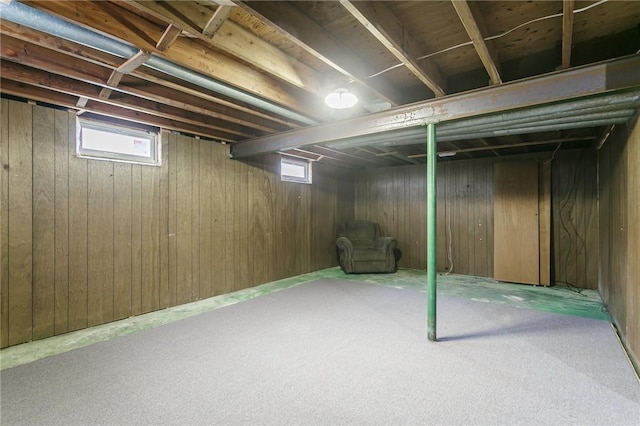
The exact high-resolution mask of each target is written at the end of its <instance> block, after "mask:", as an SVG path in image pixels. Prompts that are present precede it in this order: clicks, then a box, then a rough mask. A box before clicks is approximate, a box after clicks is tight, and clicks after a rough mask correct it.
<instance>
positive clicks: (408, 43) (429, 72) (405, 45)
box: [340, 0, 446, 96]
mask: <svg viewBox="0 0 640 426" xmlns="http://www.w3.org/2000/svg"><path fill="white" fill-rule="evenodd" d="M340 4H342V6H343V7H344V8H345V9H346V10H347V11H348V12H349V13H350V14H351V15H352V16H353V17H354V18H355V19H357V20H358V22H360V23H361V24H362V25H363V26H364V27H365V28H366V29H367V30H368V31H369V32H370V33H371V34H372V35H373V36H374V37H375V38H376V39H377V40H378V41H379V42H380V43H382V45H383V46H384V47H385V48H386V49H387V50H388V51H389V52H391V53H392V54H393V55H394V56H395V57H396V58H397V59H398V60H399V61H400V62H401V63H402V64H404V66H405V67H407V69H408V70H409V71H411V73H412V74H413V75H415V76H416V78H418V80H420V81H421V82H422V83H424V84H425V85H426V86H427V87H428V88H429V89H430V90H431V91H432V92H433V93H434V94H435V95H436V96H444V95H445V89H446V84H445V83H446V82H445V80H444V78H443V77H442V73H441V72H440V70H439V69H438V67H437V66H436V65H435V64H434V63H432V62H431V61H430V60H428V59H427V60H423V61H422V65H420V64H419V63H418V61H417V59H416V58H417V57H418V56H419V50H418V47H417V45H418V44H417V42H416V41H415V40H414V39H413V37H412V36H411V34H409V33H408V31H407V29H406V28H405V27H404V26H403V25H402V23H401V22H400V21H399V20H398V19H397V18H396V17H395V16H394V14H393V12H391V10H389V8H388V7H387V6H386V5H385V4H384V3H382V2H371V1H366V2H364V1H355V2H352V1H349V0H341V1H340Z"/></svg>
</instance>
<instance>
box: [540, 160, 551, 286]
mask: <svg viewBox="0 0 640 426" xmlns="http://www.w3.org/2000/svg"><path fill="white" fill-rule="evenodd" d="M538 188H539V190H538V211H539V213H538V224H539V225H538V227H539V232H540V284H542V285H545V286H548V285H550V284H551V165H550V164H549V163H540V164H539V165H538Z"/></svg>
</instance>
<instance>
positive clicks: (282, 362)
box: [0, 279, 640, 425]
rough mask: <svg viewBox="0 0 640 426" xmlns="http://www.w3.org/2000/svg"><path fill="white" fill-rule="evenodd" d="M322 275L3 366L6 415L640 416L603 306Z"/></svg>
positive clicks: (495, 419)
mask: <svg viewBox="0 0 640 426" xmlns="http://www.w3.org/2000/svg"><path fill="white" fill-rule="evenodd" d="M425 306H426V300H425V295H424V293H418V292H415V291H411V290H401V289H395V288H386V287H380V286H376V285H371V284H366V283H360V282H353V281H351V282H350V281H340V280H330V279H324V280H317V281H313V282H309V283H305V284H301V285H299V286H297V287H293V288H290V289H287V290H283V291H279V292H275V293H271V294H268V295H265V296H261V297H258V298H256V299H252V300H248V301H246V302H242V303H239V304H236V305H232V306H228V307H225V308H221V309H218V310H215V311H212V312H209V313H206V314H202V315H199V316H196V317H192V318H188V319H185V320H182V321H178V322H175V323H172V324H168V325H165V326H161V327H158V328H155V329H152V330H147V331H143V332H140V333H136V334H133V335H129V336H124V337H120V338H117V339H114V340H111V341H108V342H103V343H98V344H95V345H92V346H88V347H85V348H81V349H77V350H74V351H71V352H67V353H63V354H60V355H56V356H53V357H49V358H45V359H42V360H40V361H36V362H34V363H31V364H27V365H23V366H19V367H15V368H11V369H7V370H5V371H3V372H2V375H1V380H2V381H1V383H0V384H1V387H2V392H1V396H2V401H1V403H2V406H1V410H0V413H1V415H2V417H1V423H2V424H3V425H12V424H118V425H120V424H182V425H187V424H252V425H253V424H273V425H276V424H277V425H282V424H322V425H325V424H326V425H329V424H332V425H333V424H349V425H356V424H357V425H359V424H393V425H396V424H398V425H400V424H482V425H484V424H562V425H565V424H579V425H586V424H594V425H595V424H597V425H605V424H606V425H612V424H640V385H639V384H638V381H637V379H636V378H635V376H634V374H633V371H632V369H631V367H630V365H629V363H628V361H627V360H626V358H625V355H624V352H623V351H622V349H621V347H620V345H619V343H618V341H617V339H616V336H615V333H614V332H613V330H612V329H611V327H610V325H609V324H608V323H607V322H606V321H600V320H593V319H586V318H580V317H575V316H565V315H558V314H550V313H545V312H539V311H533V310H527V309H519V308H514V307H510V306H506V305H497V304H490V303H481V302H474V301H470V300H468V299H462V298H453V297H447V296H440V297H439V299H438V336H439V338H440V342H438V343H433V342H428V341H427V339H426V312H425Z"/></svg>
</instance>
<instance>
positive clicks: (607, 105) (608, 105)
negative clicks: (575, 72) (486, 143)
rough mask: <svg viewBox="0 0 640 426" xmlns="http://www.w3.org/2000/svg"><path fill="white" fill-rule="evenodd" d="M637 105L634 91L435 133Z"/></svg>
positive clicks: (445, 126)
mask: <svg viewBox="0 0 640 426" xmlns="http://www.w3.org/2000/svg"><path fill="white" fill-rule="evenodd" d="M638 105H640V91H638V90H636V91H632V92H628V93H621V94H614V95H604V96H599V97H595V98H587V99H581V100H576V101H572V102H566V103H561V104H553V105H543V106H540V107H536V108H529V109H525V110H520V111H510V112H506V113H500V114H492V115H488V116H484V117H476V118H469V119H465V120H458V121H450V122H445V123H441V124H439V125H438V128H437V132H438V134H444V133H443V132H445V131H449V130H454V129H462V128H466V127H477V126H483V125H490V124H494V123H499V124H505V123H507V122H509V123H516V122H526V121H528V120H536V119H537V118H538V117H541V116H548V115H552V114H554V115H555V114H563V115H565V116H566V114H572V115H581V114H583V113H589V112H597V111H613V110H615V109H620V108H627V107H630V106H634V107H637V106H638Z"/></svg>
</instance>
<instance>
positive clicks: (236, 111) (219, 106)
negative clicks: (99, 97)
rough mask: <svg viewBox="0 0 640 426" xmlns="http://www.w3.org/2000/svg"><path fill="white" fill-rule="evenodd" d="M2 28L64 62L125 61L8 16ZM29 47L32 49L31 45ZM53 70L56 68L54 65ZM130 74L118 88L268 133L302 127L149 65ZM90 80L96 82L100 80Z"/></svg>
mask: <svg viewBox="0 0 640 426" xmlns="http://www.w3.org/2000/svg"><path fill="white" fill-rule="evenodd" d="M0 31H1V32H2V34H3V37H4V38H3V40H10V38H9V37H12V38H14V39H16V40H22V41H26V42H29V43H30V44H31V45H35V46H39V47H43V48H46V49H48V50H49V53H47V54H46V55H47V56H48V57H51V58H53V57H55V56H56V54H58V53H59V54H64V55H67V56H69V57H70V58H72V59H69V58H67V57H66V56H61V57H60V58H61V59H59V62H62V63H70V64H74V63H72V62H70V61H73V60H74V59H83V60H87V61H88V62H89V64H87V65H86V67H88V68H90V67H93V66H95V65H100V66H107V67H109V68H111V69H114V68H117V67H118V66H120V64H121V63H122V59H121V58H118V57H116V56H113V55H109V54H107V53H104V52H100V51H97V50H95V49H91V48H88V47H86V46H81V45H79V44H76V43H73V42H71V41H67V40H62V39H58V38H55V37H52V36H48V35H47V34H45V33H42V32H39V31H35V30H31V29H29V28H27V27H23V26H21V25H18V24H14V23H12V22H8V21H5V20H0ZM15 46H16V48H18V46H20V45H19V44H16V45H15ZM28 48H29V49H31V47H28ZM75 64H78V66H80V65H81V64H82V63H81V62H75ZM98 69H99V68H98ZM51 71H55V70H53V69H52V70H51ZM131 74H132V75H135V77H136V78H135V79H129V78H127V77H124V78H123V79H124V80H127V81H126V83H125V86H126V87H123V85H122V83H121V84H120V86H119V90H121V91H124V92H127V93H131V94H133V95H136V96H140V97H144V98H146V99H150V100H155V101H158V102H164V103H167V104H169V105H173V106H176V107H179V108H183V109H186V110H190V111H193V112H197V113H203V114H205V115H210V116H212V117H216V118H220V119H222V120H226V121H229V122H232V123H237V124H240V125H244V126H250V127H253V128H255V129H258V130H262V131H265V132H267V133H273V132H277V131H283V130H288V129H291V128H298V127H300V126H298V125H296V124H295V123H292V122H291V121H289V120H285V119H283V118H280V117H275V116H272V115H268V114H266V113H264V112H261V111H258V110H257V109H255V108H249V107H247V106H244V105H242V104H237V103H233V102H230V101H227V100H225V99H222V98H220V97H216V96H213V95H211V94H209V93H208V92H207V91H206V90H202V89H198V90H196V89H192V88H189V87H188V86H187V85H185V84H184V83H183V84H177V83H175V82H170V81H167V80H165V79H163V78H158V77H156V76H155V75H154V74H152V71H151V70H149V69H144V68H143V69H140V68H138V69H137V70H134V71H132V73H131ZM139 79H142V80H139ZM91 81H92V82H97V80H95V81H94V80H91ZM145 81H146V82H145ZM96 84H97V83H96Z"/></svg>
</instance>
